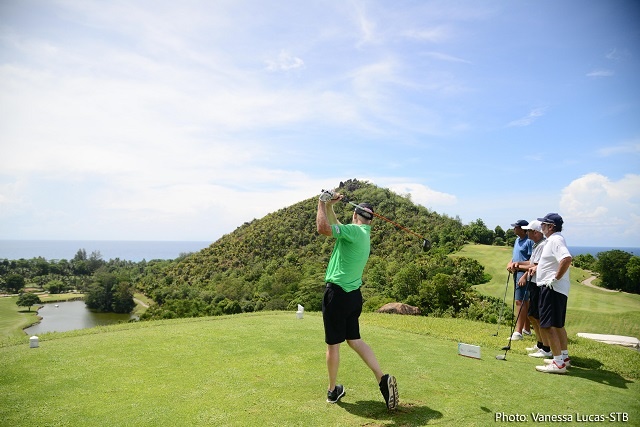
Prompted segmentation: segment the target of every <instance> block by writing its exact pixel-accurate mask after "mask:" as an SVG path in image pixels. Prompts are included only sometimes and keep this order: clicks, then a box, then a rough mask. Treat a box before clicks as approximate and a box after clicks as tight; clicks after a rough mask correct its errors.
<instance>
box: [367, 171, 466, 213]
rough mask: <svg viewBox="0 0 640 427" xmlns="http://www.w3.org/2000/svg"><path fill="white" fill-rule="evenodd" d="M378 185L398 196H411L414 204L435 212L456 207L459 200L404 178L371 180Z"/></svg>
mask: <svg viewBox="0 0 640 427" xmlns="http://www.w3.org/2000/svg"><path fill="white" fill-rule="evenodd" d="M371 182H373V183H374V184H376V185H379V186H380V187H383V188H388V189H389V190H391V191H393V192H394V193H396V194H400V195H405V194H409V195H410V196H411V201H412V202H413V203H416V204H419V205H422V206H424V207H426V208H429V209H431V210H434V211H440V210H441V208H443V207H447V208H450V207H451V206H454V205H456V203H457V198H456V196H454V195H452V194H447V193H443V192H441V191H437V190H434V189H432V188H430V187H428V186H426V185H424V184H420V183H417V182H411V181H407V180H405V179H404V178H389V177H387V178H384V177H383V178H377V179H375V180H373V179H372V180H371Z"/></svg>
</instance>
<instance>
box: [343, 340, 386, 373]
mask: <svg viewBox="0 0 640 427" xmlns="http://www.w3.org/2000/svg"><path fill="white" fill-rule="evenodd" d="M347 343H348V344H349V347H351V348H352V349H353V350H354V351H355V352H356V353H358V356H360V358H361V359H362V360H363V361H364V363H366V364H367V366H368V367H369V369H371V371H372V372H373V374H374V375H375V376H376V382H377V383H380V379H381V378H382V375H383V373H382V369H380V364H379V363H378V359H376V355H375V354H374V353H373V350H372V349H371V347H369V345H368V344H367V343H365V342H364V341H363V340H362V339H357V340H347Z"/></svg>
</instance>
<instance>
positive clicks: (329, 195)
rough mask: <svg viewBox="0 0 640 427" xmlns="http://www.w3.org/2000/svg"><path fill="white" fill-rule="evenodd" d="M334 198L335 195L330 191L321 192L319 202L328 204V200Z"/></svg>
mask: <svg viewBox="0 0 640 427" xmlns="http://www.w3.org/2000/svg"><path fill="white" fill-rule="evenodd" d="M335 196H336V195H335V193H334V192H333V191H331V190H322V193H320V201H321V202H328V201H329V200H331V199H333V198H334V197H335Z"/></svg>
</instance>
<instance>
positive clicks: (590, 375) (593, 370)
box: [568, 357, 633, 389]
mask: <svg viewBox="0 0 640 427" xmlns="http://www.w3.org/2000/svg"><path fill="white" fill-rule="evenodd" d="M601 368H602V362H600V361H599V360H596V359H589V358H584V357H571V368H569V371H568V374H569V375H571V376H572V377H578V378H584V379H586V380H590V381H595V382H597V383H600V384H605V385H608V386H611V387H617V388H624V389H626V388H628V387H627V384H629V383H633V381H631V380H627V379H625V378H623V377H622V376H620V374H617V373H615V372H611V371H606V370H604V369H601Z"/></svg>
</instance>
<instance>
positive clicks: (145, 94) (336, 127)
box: [0, 0, 640, 247]
mask: <svg viewBox="0 0 640 427" xmlns="http://www.w3.org/2000/svg"><path fill="white" fill-rule="evenodd" d="M638 22H640V3H638V2H637V1H634V0H628V1H625V0H562V1H558V0H535V1H533V0H521V1H513V0H486V1H476V0H460V1H449V0H447V1H444V0H442V1H440V0H438V1H431V0H419V1H404V0H398V1H393V2H389V1H381V0H371V1H350V0H326V1H313V0H309V1H299V0H278V1H265V0H246V1H244V0H216V1H206V0H202V1H196V0H185V1H179V2H177V1H165V0H149V1H146V0H131V1H124V0H122V1H119V0H114V1H108V2H105V1H92V0H48V1H45V0H21V1H17V0H0V239H38V240H41V239H56V240H59V239H61V240H66V239H69V240H196V241H212V242H213V241H215V240H217V239H218V238H220V237H221V236H223V235H225V234H228V233H231V232H233V231H234V230H235V229H236V228H237V227H238V226H240V225H242V224H243V223H244V222H246V221H251V220H253V219H259V218H262V217H264V216H265V215H266V214H268V213H271V212H275V211H277V210H279V209H281V208H284V207H287V206H290V205H293V204H295V203H298V202H300V201H302V200H305V199H307V198H310V197H315V196H317V195H318V194H319V193H320V190H322V189H324V188H333V187H336V186H337V185H338V184H339V183H340V182H341V181H345V180H347V179H353V178H355V179H360V180H366V181H369V182H371V183H373V184H375V185H378V186H380V187H383V188H389V189H391V190H393V191H394V192H396V193H398V194H402V195H409V196H410V197H411V200H412V201H413V202H415V203H417V204H420V205H422V206H425V207H427V208H429V209H431V210H433V211H435V212H437V213H439V214H444V215H447V216H449V217H452V218H456V217H457V218H459V219H460V220H461V221H462V222H463V223H464V224H468V223H470V222H473V221H476V220H478V219H481V220H482V221H483V222H484V223H485V225H486V226H487V227H488V228H490V229H494V228H495V227H496V226H500V227H502V228H503V229H508V228H510V224H512V223H514V222H515V221H516V220H518V219H527V220H532V219H535V218H537V217H542V216H544V215H545V214H546V213H549V212H557V213H560V215H562V217H563V218H564V221H565V223H564V230H563V234H564V236H565V238H566V240H567V243H568V244H569V246H617V247H640V25H638ZM380 213H381V214H382V215H385V213H384V212H380Z"/></svg>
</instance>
